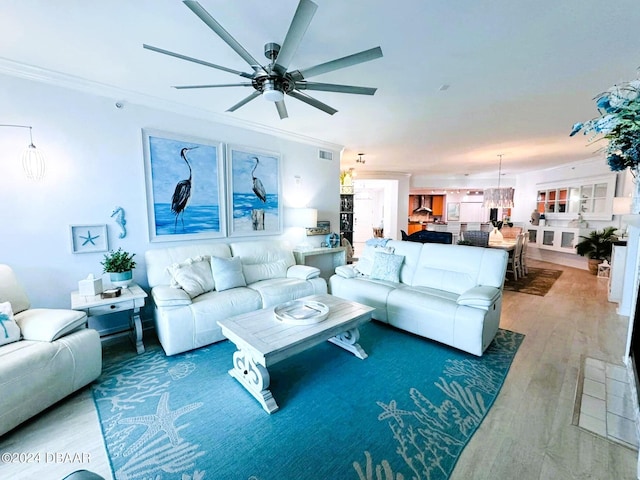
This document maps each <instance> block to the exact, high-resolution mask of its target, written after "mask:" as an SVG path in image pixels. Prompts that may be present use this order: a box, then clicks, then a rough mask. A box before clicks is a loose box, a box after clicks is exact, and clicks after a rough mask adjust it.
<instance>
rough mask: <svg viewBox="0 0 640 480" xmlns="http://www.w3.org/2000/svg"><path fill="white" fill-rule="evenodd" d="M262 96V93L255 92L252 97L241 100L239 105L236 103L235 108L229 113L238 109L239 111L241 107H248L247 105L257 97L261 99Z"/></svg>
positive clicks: (229, 109) (229, 110)
mask: <svg viewBox="0 0 640 480" xmlns="http://www.w3.org/2000/svg"><path fill="white" fill-rule="evenodd" d="M260 95H261V93H260V92H258V91H255V92H253V93H252V94H251V95H249V96H248V97H247V98H245V99H243V100H240V101H239V102H238V103H236V104H235V105H234V106H233V107H231V108H228V109H227V112H235V111H236V110H237V109H239V108H240V107H242V106H243V105H246V104H247V103H249V102H250V101H251V100H253V99H254V98H256V97H259V96H260Z"/></svg>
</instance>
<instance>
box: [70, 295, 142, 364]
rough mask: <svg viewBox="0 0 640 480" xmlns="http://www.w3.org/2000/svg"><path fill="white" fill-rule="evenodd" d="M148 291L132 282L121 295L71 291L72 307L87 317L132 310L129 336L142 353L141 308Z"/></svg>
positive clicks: (137, 349)
mask: <svg viewBox="0 0 640 480" xmlns="http://www.w3.org/2000/svg"><path fill="white" fill-rule="evenodd" d="M145 298H147V294H146V292H145V291H144V290H143V289H142V288H140V286H138V285H136V284H135V283H132V284H131V285H129V286H128V287H126V288H123V289H122V293H121V294H120V296H119V297H115V298H102V297H101V296H100V295H80V294H79V293H78V292H77V291H75V292H71V308H72V309H73V310H80V311H83V312H85V313H86V314H87V318H91V317H97V316H99V315H109V314H112V313H116V312H126V311H130V314H129V325H130V326H131V331H130V333H129V337H130V338H131V341H132V342H133V345H134V346H135V347H136V351H137V352H138V353H139V354H140V353H143V352H144V343H142V321H141V320H140V309H141V308H142V307H144V302H145Z"/></svg>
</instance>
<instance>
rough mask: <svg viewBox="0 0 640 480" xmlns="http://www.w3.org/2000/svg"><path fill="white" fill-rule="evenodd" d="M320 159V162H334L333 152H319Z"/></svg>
mask: <svg viewBox="0 0 640 480" xmlns="http://www.w3.org/2000/svg"><path fill="white" fill-rule="evenodd" d="M318 158H319V159H320V160H329V161H331V160H333V152H330V151H328V150H322V149H320V150H318Z"/></svg>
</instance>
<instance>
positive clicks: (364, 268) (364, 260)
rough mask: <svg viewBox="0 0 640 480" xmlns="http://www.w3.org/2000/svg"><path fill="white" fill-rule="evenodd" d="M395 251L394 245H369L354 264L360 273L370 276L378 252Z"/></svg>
mask: <svg viewBox="0 0 640 480" xmlns="http://www.w3.org/2000/svg"><path fill="white" fill-rule="evenodd" d="M394 251H395V249H394V248H393V247H380V246H371V245H367V246H366V247H364V251H363V252H362V255H361V256H360V258H359V259H358V262H357V263H355V264H354V268H355V269H356V271H357V272H358V273H359V274H360V275H366V276H370V275H371V270H372V269H373V261H374V259H375V255H376V253H378V252H384V253H393V252H394Z"/></svg>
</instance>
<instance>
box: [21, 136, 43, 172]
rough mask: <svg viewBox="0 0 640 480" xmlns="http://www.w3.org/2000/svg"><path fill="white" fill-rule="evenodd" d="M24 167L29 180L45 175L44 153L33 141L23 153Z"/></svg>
mask: <svg viewBox="0 0 640 480" xmlns="http://www.w3.org/2000/svg"><path fill="white" fill-rule="evenodd" d="M22 168H23V170H24V173H25V175H26V176H27V178H28V179H29V180H42V178H43V177H44V173H45V162H44V155H43V154H42V152H41V151H40V150H38V149H37V148H36V147H35V145H34V144H33V143H32V144H30V145H29V146H28V147H27V148H26V149H25V150H24V152H23V153H22Z"/></svg>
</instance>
